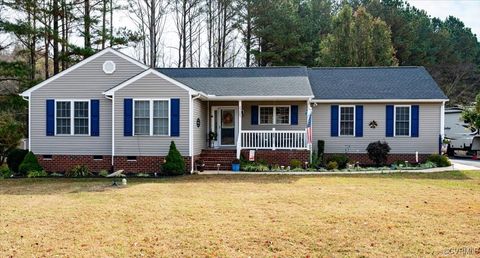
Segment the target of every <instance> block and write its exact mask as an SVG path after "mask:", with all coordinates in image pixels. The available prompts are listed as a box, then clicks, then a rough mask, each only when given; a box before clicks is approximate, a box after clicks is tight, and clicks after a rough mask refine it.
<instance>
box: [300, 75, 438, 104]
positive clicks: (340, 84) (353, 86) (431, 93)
mask: <svg viewBox="0 0 480 258" xmlns="http://www.w3.org/2000/svg"><path fill="white" fill-rule="evenodd" d="M308 78H309V80H310V84H311V86H312V90H313V93H314V95H315V99H324V100H328V99H447V97H446V96H445V94H444V93H443V92H442V90H440V88H439V87H438V85H437V83H436V82H435V81H434V80H433V78H432V77H431V76H430V74H429V73H428V72H427V71H426V70H425V68H423V67H360V68H343V67H338V68H311V69H308Z"/></svg>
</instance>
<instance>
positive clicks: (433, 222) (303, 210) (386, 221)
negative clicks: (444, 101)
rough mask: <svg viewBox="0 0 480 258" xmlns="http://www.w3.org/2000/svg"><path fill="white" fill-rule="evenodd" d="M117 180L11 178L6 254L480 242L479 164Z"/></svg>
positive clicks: (1, 249)
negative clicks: (451, 168)
mask: <svg viewBox="0 0 480 258" xmlns="http://www.w3.org/2000/svg"><path fill="white" fill-rule="evenodd" d="M109 183H110V181H108V180H106V179H94V180H93V179H83V180H82V179H19V180H3V181H0V207H1V210H0V213H1V216H0V239H1V241H0V253H2V254H4V255H3V256H10V255H12V256H32V254H33V255H35V256H53V255H60V256H96V257H98V256H102V257H105V256H140V255H146V256H169V257H171V256H223V257H227V256H228V257H231V256H234V257H238V256H260V257H264V256H282V257H285V256H321V255H332V254H333V255H337V256H361V255H365V256H381V255H389V256H419V255H421V256H424V255H433V256H439V255H441V254H443V252H444V251H445V250H447V249H449V248H461V247H473V248H480V244H479V242H478V235H479V233H480V232H479V229H480V175H479V172H448V173H437V174H428V175H426V174H393V175H391V174H389V175H368V176H367V175H355V176H322V177H319V176H287V175H285V176H283V175H230V176H185V177H178V178H168V179H157V180H152V179H130V180H129V185H128V187H125V188H112V187H109ZM479 250H480V249H479Z"/></svg>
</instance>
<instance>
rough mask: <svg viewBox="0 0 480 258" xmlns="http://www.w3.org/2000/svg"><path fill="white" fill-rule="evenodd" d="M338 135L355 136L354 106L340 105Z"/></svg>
mask: <svg viewBox="0 0 480 258" xmlns="http://www.w3.org/2000/svg"><path fill="white" fill-rule="evenodd" d="M339 116H340V119H339V123H340V136H355V106H340V112H339Z"/></svg>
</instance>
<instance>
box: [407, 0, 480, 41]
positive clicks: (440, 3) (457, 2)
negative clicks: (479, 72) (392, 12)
mask: <svg viewBox="0 0 480 258" xmlns="http://www.w3.org/2000/svg"><path fill="white" fill-rule="evenodd" d="M407 2H409V3H410V4H411V5H413V6H415V7H417V8H418V9H423V10H425V11H426V12H427V13H428V14H429V15H430V16H432V17H438V18H441V19H442V20H443V19H445V18H447V17H448V16H450V15H452V16H455V17H457V18H459V19H460V20H461V21H463V23H464V24H465V26H466V27H469V28H471V29H472V32H473V33H474V34H476V35H477V38H478V39H479V40H480V17H479V15H480V0H407Z"/></svg>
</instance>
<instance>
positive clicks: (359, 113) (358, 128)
mask: <svg viewBox="0 0 480 258" xmlns="http://www.w3.org/2000/svg"><path fill="white" fill-rule="evenodd" d="M355 137H363V106H362V105H358V106H355Z"/></svg>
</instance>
